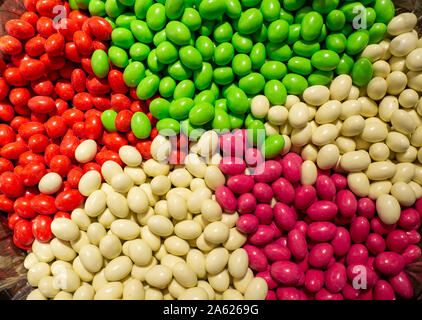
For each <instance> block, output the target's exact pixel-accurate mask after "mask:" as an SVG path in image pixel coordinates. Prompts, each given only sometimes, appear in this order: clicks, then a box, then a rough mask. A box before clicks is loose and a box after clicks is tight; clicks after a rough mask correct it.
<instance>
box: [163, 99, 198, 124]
mask: <svg viewBox="0 0 422 320" xmlns="http://www.w3.org/2000/svg"><path fill="white" fill-rule="evenodd" d="M194 104H195V103H194V102H193V100H192V99H191V98H187V97H186V98H179V99H175V100H173V101H172V102H171V103H170V107H169V114H170V117H172V118H173V119H176V120H184V119H186V118H187V117H188V115H189V111H190V110H191V109H192V108H193V106H194Z"/></svg>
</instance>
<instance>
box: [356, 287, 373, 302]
mask: <svg viewBox="0 0 422 320" xmlns="http://www.w3.org/2000/svg"><path fill="white" fill-rule="evenodd" d="M358 300H374V295H373V293H372V288H371V289H367V290H364V291H363V292H362V293H361V294H360V295H359V297H358Z"/></svg>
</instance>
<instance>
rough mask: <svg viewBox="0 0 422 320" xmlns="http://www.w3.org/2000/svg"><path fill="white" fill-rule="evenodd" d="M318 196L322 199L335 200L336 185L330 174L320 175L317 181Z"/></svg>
mask: <svg viewBox="0 0 422 320" xmlns="http://www.w3.org/2000/svg"><path fill="white" fill-rule="evenodd" d="M315 187H316V190H317V194H318V197H319V198H320V199H322V200H329V201H331V200H333V199H334V197H335V195H336V186H335V185H334V183H333V181H332V180H331V179H330V177H328V176H324V175H320V176H319V177H318V178H317V179H316V182H315Z"/></svg>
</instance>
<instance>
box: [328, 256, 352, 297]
mask: <svg viewBox="0 0 422 320" xmlns="http://www.w3.org/2000/svg"><path fill="white" fill-rule="evenodd" d="M346 282H347V275H346V268H345V266H344V265H343V264H341V263H334V264H333V265H332V266H330V267H329V268H328V270H327V271H325V287H326V288H327V290H328V291H330V292H331V293H339V292H340V291H341V290H343V288H344V286H345V285H346Z"/></svg>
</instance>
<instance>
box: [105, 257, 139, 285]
mask: <svg viewBox="0 0 422 320" xmlns="http://www.w3.org/2000/svg"><path fill="white" fill-rule="evenodd" d="M131 270H132V261H131V260H130V258H129V257H126V256H120V257H117V258H115V259H113V260H111V261H110V262H109V263H108V264H107V266H106V267H105V269H104V276H105V278H106V280H107V281H110V282H111V281H120V280H122V279H124V278H125V277H126V276H127V275H128V274H129V273H130V271H131Z"/></svg>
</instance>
